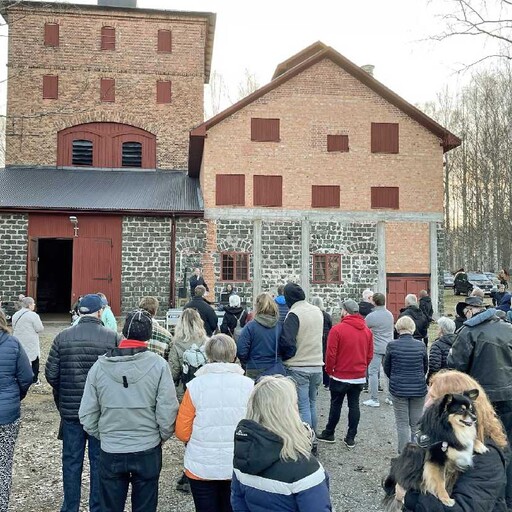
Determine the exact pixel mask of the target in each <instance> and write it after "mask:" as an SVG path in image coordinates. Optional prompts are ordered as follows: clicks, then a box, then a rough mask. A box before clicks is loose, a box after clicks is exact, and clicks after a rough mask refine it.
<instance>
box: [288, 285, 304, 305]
mask: <svg viewBox="0 0 512 512" xmlns="http://www.w3.org/2000/svg"><path fill="white" fill-rule="evenodd" d="M284 299H285V300H286V304H288V307H290V308H291V307H292V306H293V305H294V304H295V303H296V302H299V300H305V299H306V294H305V293H304V290H303V289H302V288H301V287H300V286H299V285H298V284H297V283H288V284H287V285H286V286H285V287H284Z"/></svg>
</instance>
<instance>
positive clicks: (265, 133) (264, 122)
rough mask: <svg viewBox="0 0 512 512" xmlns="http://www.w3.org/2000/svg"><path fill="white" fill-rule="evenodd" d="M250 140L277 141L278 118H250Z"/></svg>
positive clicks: (278, 139)
mask: <svg viewBox="0 0 512 512" xmlns="http://www.w3.org/2000/svg"><path fill="white" fill-rule="evenodd" d="M251 140H253V141H255V142H279V141H280V138H279V119H262V118H255V117H253V118H252V119H251Z"/></svg>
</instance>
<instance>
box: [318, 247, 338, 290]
mask: <svg viewBox="0 0 512 512" xmlns="http://www.w3.org/2000/svg"><path fill="white" fill-rule="evenodd" d="M313 282H314V283H341V255H339V254H313Z"/></svg>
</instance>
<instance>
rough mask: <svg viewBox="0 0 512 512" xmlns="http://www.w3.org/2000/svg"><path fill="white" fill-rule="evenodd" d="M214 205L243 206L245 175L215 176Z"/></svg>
mask: <svg viewBox="0 0 512 512" xmlns="http://www.w3.org/2000/svg"><path fill="white" fill-rule="evenodd" d="M215 204H216V205H217V206H223V205H230V206H245V175H244V174H217V176H216V177H215Z"/></svg>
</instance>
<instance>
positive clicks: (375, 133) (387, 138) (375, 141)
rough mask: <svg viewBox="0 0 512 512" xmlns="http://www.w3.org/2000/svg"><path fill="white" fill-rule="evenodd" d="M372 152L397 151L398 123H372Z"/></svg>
mask: <svg viewBox="0 0 512 512" xmlns="http://www.w3.org/2000/svg"><path fill="white" fill-rule="evenodd" d="M371 136H372V137H371V138H372V141H371V145H372V153H398V149H399V130H398V123H372V133H371Z"/></svg>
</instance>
